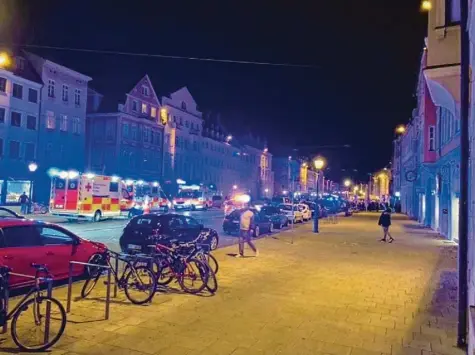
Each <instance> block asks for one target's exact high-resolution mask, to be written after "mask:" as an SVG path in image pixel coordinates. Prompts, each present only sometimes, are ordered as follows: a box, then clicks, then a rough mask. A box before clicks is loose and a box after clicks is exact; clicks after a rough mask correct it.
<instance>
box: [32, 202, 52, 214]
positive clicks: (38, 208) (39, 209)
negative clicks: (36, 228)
mask: <svg viewBox="0 0 475 355" xmlns="http://www.w3.org/2000/svg"><path fill="white" fill-rule="evenodd" d="M48 212H49V208H48V206H46V205H43V204H41V203H38V202H33V203H32V204H31V211H30V213H33V214H47V213H48Z"/></svg>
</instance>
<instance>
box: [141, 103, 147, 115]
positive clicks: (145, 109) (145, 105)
mask: <svg viewBox="0 0 475 355" xmlns="http://www.w3.org/2000/svg"><path fill="white" fill-rule="evenodd" d="M142 113H147V104H142Z"/></svg>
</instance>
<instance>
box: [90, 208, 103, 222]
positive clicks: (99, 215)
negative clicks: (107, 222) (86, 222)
mask: <svg viewBox="0 0 475 355" xmlns="http://www.w3.org/2000/svg"><path fill="white" fill-rule="evenodd" d="M101 218H102V213H101V211H96V213H94V217H93V219H92V221H93V222H99V221H100V220H101Z"/></svg>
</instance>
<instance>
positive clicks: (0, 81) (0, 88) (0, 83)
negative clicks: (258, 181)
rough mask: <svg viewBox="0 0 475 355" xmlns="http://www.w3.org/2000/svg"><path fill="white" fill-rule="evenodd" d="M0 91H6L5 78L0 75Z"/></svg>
mask: <svg viewBox="0 0 475 355" xmlns="http://www.w3.org/2000/svg"><path fill="white" fill-rule="evenodd" d="M0 91H1V92H6V91H7V79H5V78H1V77H0Z"/></svg>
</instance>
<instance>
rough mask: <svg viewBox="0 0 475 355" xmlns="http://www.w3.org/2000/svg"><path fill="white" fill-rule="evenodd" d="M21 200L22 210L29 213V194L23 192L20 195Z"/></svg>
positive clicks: (23, 212)
mask: <svg viewBox="0 0 475 355" xmlns="http://www.w3.org/2000/svg"><path fill="white" fill-rule="evenodd" d="M18 200H19V202H20V210H21V213H22V214H27V213H28V196H26V193H25V192H23V193H22V194H21V195H20V198H19V199H18Z"/></svg>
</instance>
